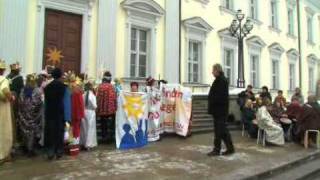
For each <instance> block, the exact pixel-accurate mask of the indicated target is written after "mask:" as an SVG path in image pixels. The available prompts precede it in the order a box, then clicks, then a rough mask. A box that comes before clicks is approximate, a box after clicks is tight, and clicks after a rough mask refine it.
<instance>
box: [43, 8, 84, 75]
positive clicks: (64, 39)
mask: <svg viewBox="0 0 320 180" xmlns="http://www.w3.org/2000/svg"><path fill="white" fill-rule="evenodd" d="M81 36H82V16H81V15H76V14H71V13H65V12H62V11H56V10H51V9H46V15H45V35H44V49H43V67H44V66H46V65H54V64H55V65H56V66H57V67H60V68H61V69H62V70H63V71H69V70H71V71H74V72H75V73H77V74H79V73H80V67H81ZM55 48H56V49H57V51H61V55H62V56H63V57H62V58H61V61H60V63H53V62H52V61H48V56H47V54H48V53H49V50H54V49H55Z"/></svg>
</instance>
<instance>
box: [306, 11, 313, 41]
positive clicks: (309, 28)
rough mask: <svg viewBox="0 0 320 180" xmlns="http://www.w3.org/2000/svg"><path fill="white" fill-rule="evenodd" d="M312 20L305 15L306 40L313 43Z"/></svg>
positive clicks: (309, 16)
mask: <svg viewBox="0 0 320 180" xmlns="http://www.w3.org/2000/svg"><path fill="white" fill-rule="evenodd" d="M313 39H314V37H313V18H312V16H311V15H310V14H308V15H307V40H308V42H311V43H313Z"/></svg>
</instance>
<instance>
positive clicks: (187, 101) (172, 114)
mask: <svg viewBox="0 0 320 180" xmlns="http://www.w3.org/2000/svg"><path fill="white" fill-rule="evenodd" d="M160 89H161V108H160V109H161V122H163V131H164V132H169V133H176V134H178V135H181V136H186V135H187V133H188V127H189V122H190V117H191V110H192V92H191V90H190V89H189V88H184V87H183V86H181V85H179V84H162V85H161V87H160Z"/></svg>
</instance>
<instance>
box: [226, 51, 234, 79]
mask: <svg viewBox="0 0 320 180" xmlns="http://www.w3.org/2000/svg"><path fill="white" fill-rule="evenodd" d="M233 61H234V51H233V49H227V48H226V49H224V61H223V65H224V66H223V67H224V72H225V75H226V77H227V79H228V81H229V84H231V85H233V84H234V81H233V71H234V63H233Z"/></svg>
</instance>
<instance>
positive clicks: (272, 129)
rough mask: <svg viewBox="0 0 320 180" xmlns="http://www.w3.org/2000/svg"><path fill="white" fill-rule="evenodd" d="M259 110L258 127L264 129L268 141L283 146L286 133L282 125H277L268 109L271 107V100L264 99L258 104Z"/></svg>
mask: <svg viewBox="0 0 320 180" xmlns="http://www.w3.org/2000/svg"><path fill="white" fill-rule="evenodd" d="M257 103H258V105H259V107H260V108H259V109H258V112H257V115H256V116H257V122H258V127H259V128H260V129H263V130H264V131H265V133H266V141H267V142H268V143H271V144H275V145H283V144H284V133H283V129H282V127H281V126H280V124H277V123H276V122H275V121H274V120H273V118H272V116H271V115H270V113H269V112H268V110H267V108H268V107H270V105H271V101H270V99H269V98H263V99H262V101H261V100H259V101H258V102H257Z"/></svg>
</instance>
